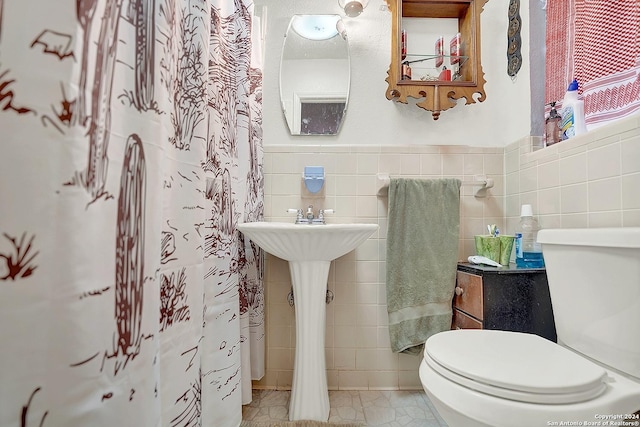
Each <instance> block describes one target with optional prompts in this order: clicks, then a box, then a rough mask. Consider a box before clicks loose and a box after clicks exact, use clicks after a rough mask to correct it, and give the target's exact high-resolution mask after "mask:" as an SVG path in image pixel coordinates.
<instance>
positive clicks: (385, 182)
mask: <svg viewBox="0 0 640 427" xmlns="http://www.w3.org/2000/svg"><path fill="white" fill-rule="evenodd" d="M390 183H391V177H390V176H389V174H388V173H379V174H377V175H376V188H377V190H378V191H377V195H378V196H387V195H388V194H389V184H390ZM462 185H476V186H480V188H479V189H478V191H476V194H475V196H476V197H486V195H487V189H489V188H492V187H493V178H488V177H487V176H486V175H474V177H473V181H462Z"/></svg>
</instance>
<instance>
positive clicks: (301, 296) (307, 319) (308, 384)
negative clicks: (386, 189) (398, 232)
mask: <svg viewBox="0 0 640 427" xmlns="http://www.w3.org/2000/svg"><path fill="white" fill-rule="evenodd" d="M377 229H378V225H377V224H325V225H297V224H292V223H283V222H251V223H245V224H238V230H240V231H241V232H242V233H243V234H244V235H245V236H246V237H248V238H249V239H251V240H253V242H254V243H256V244H257V245H258V246H260V247H261V248H262V249H264V250H265V251H267V252H268V253H270V254H272V255H275V256H277V257H278V258H282V259H284V260H287V261H289V272H290V273H291V281H292V283H293V294H294V297H295V310H296V356H295V363H294V366H293V384H292V388H291V402H290V404H289V420H291V421H295V420H313V421H327V420H328V419H329V391H328V388H327V373H326V363H325V355H324V336H325V319H326V308H325V304H326V302H325V301H326V292H327V279H328V277H329V267H330V266H331V261H332V260H334V259H336V258H338V257H340V256H342V255H344V254H346V253H348V252H350V251H352V250H353V249H355V248H356V247H357V246H359V245H360V244H362V243H363V242H364V241H365V240H367V239H368V238H369V236H371V235H372V234H373V233H374V232H375V231H376V230H377Z"/></svg>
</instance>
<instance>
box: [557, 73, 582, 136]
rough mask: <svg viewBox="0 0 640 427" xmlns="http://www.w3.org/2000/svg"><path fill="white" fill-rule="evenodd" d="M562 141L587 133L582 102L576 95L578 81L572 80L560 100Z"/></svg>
mask: <svg viewBox="0 0 640 427" xmlns="http://www.w3.org/2000/svg"><path fill="white" fill-rule="evenodd" d="M560 115H561V116H562V139H563V140H565V139H569V138H573V137H574V136H576V135H581V134H583V133H585V132H587V127H586V125H585V119H584V100H583V99H582V98H581V97H580V96H579V95H578V81H577V80H575V79H574V80H573V81H572V82H571V83H570V84H569V87H568V88H567V92H566V93H565V94H564V98H563V99H562V110H561V113H560Z"/></svg>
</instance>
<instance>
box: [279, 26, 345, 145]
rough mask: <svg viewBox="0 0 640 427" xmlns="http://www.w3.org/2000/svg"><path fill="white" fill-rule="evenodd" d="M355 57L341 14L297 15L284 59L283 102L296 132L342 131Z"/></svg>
mask: <svg viewBox="0 0 640 427" xmlns="http://www.w3.org/2000/svg"><path fill="white" fill-rule="evenodd" d="M349 83H350V60H349V45H348V42H347V33H346V31H345V25H344V22H343V21H342V19H340V16H339V15H294V16H293V17H292V18H291V21H290V22H289V28H288V29H287V33H286V34H285V38H284V44H283V46H282V59H281V62H280V103H281V105H282V111H283V113H284V117H285V119H286V121H287V125H288V126H289V130H290V131H291V134H292V135H336V134H337V133H338V132H339V131H340V126H341V125H342V122H343V120H344V116H345V112H346V109H347V101H348V98H349Z"/></svg>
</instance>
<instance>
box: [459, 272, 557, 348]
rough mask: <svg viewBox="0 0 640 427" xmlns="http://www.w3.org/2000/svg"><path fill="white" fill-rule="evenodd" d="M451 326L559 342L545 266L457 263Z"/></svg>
mask: <svg viewBox="0 0 640 427" xmlns="http://www.w3.org/2000/svg"><path fill="white" fill-rule="evenodd" d="M452 329H499V330H505V331H516V332H528V333H533V334H536V335H539V336H541V337H544V338H547V339H549V340H551V341H553V342H556V341H557V337H556V328H555V322H554V319H553V310H552V307H551V297H550V295H549V285H548V282H547V274H546V271H545V269H544V268H531V269H521V268H516V267H515V266H511V267H502V268H496V267H488V266H479V265H473V264H467V263H462V264H458V271H457V276H456V289H455V294H454V297H453V323H452Z"/></svg>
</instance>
